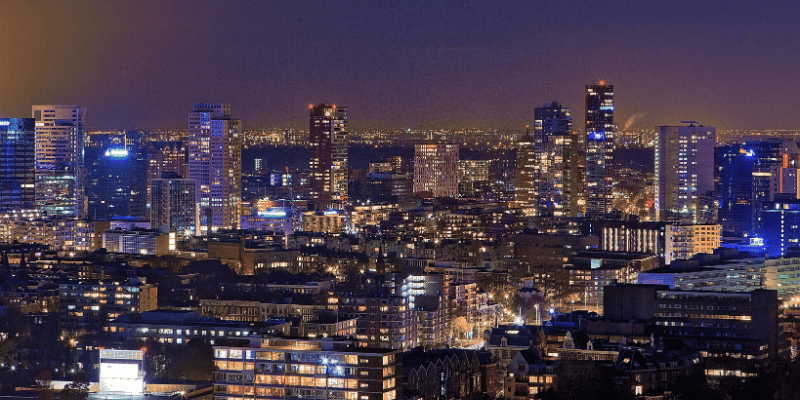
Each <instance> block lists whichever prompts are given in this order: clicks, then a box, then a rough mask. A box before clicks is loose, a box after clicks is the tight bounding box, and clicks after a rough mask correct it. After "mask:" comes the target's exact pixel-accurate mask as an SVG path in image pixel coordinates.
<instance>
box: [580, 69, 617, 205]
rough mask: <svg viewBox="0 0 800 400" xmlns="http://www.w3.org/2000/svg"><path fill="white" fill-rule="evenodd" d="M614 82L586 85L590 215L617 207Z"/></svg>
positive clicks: (587, 186)
mask: <svg viewBox="0 0 800 400" xmlns="http://www.w3.org/2000/svg"><path fill="white" fill-rule="evenodd" d="M615 130H616V126H615V125H614V85H607V84H606V83H605V81H600V82H599V83H598V84H597V85H586V214H587V215H588V216H595V217H597V216H602V215H605V214H608V213H610V212H611V210H612V209H613V206H614V204H613V202H614V192H613V189H614V187H613V186H614V184H613V178H612V171H613V169H614V137H615Z"/></svg>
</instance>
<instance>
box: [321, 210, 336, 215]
mask: <svg viewBox="0 0 800 400" xmlns="http://www.w3.org/2000/svg"><path fill="white" fill-rule="evenodd" d="M323 214H324V215H339V213H338V212H336V211H334V210H328V211H325V212H324V213H323Z"/></svg>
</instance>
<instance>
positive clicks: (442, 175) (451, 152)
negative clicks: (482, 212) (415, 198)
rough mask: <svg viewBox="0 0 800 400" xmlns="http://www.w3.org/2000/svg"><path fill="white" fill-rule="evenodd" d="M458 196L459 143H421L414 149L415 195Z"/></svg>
mask: <svg viewBox="0 0 800 400" xmlns="http://www.w3.org/2000/svg"><path fill="white" fill-rule="evenodd" d="M420 192H430V193H431V194H432V195H433V197H457V196H458V143H420V144H417V145H416V146H415V149H414V193H420Z"/></svg>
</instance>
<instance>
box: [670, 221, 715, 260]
mask: <svg viewBox="0 0 800 400" xmlns="http://www.w3.org/2000/svg"><path fill="white" fill-rule="evenodd" d="M666 235H667V237H666V239H665V243H666V249H665V256H664V258H665V262H666V263H669V262H671V260H687V259H689V258H692V256H694V255H695V254H700V253H705V254H712V253H713V252H714V250H716V249H717V248H718V247H719V246H720V242H721V238H722V226H721V225H667V229H666Z"/></svg>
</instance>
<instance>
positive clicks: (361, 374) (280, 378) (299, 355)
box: [214, 337, 402, 400]
mask: <svg viewBox="0 0 800 400" xmlns="http://www.w3.org/2000/svg"><path fill="white" fill-rule="evenodd" d="M214 366H215V372H214V384H215V390H214V392H215V398H217V399H230V400H233V399H242V398H261V399H286V398H314V399H339V400H395V399H397V398H398V389H399V386H400V385H401V384H402V382H401V380H402V361H401V355H400V351H399V350H390V349H374V348H362V347H359V346H358V345H357V344H356V343H354V342H352V341H331V340H309V339H294V338H274V337H253V338H251V339H250V340H249V343H248V344H247V345H243V346H215V347H214Z"/></svg>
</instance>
